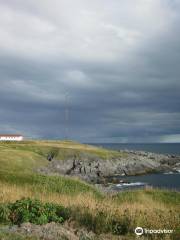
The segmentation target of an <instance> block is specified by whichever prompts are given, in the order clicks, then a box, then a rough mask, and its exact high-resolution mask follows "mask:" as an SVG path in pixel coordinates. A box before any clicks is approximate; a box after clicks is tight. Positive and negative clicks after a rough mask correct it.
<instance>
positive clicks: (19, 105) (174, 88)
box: [0, 0, 180, 142]
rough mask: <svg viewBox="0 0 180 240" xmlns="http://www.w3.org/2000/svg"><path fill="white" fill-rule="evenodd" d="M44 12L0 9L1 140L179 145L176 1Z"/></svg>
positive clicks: (58, 4) (60, 5)
mask: <svg viewBox="0 0 180 240" xmlns="http://www.w3.org/2000/svg"><path fill="white" fill-rule="evenodd" d="M53 3H54V4H53V5H52V2H51V1H49V0H46V1H38V2H37V1H34V0H33V1H32V0H31V1H26V2H24V1H20V0H19V1H18V0H15V1H10V0H7V1H6V2H4V1H0V12H2V14H1V17H0V19H1V23H0V27H1V28H0V39H1V40H0V52H1V55H0V114H1V119H0V131H1V132H5V131H6V132H12V131H13V132H22V133H23V134H24V135H25V136H28V137H40V138H64V137H65V136H66V135H67V129H66V128H67V125H68V129H69V130H68V137H69V138H72V139H76V140H80V141H86V142H91V141H93V142H96V141H98V142H99V141H102V142H103V141H106V142H107V141H110V142H115V141H123V142H133V141H135V142H136V141H143V142H151V141H166V140H168V139H169V140H170V141H172V139H173V137H174V139H175V140H176V141H178V136H179V135H178V134H179V133H180V127H179V121H180V108H179V106H180V95H179V92H180V81H179V77H180V68H179V62H180V55H179V52H180V51H179V50H180V49H179V40H180V32H179V28H178V26H179V23H180V15H179V10H180V4H179V1H175V0H173V1H169V0H166V1H163V0H158V1H155V0H153V1H150V0H146V1H145V0H135V1H133V3H132V1H130V0H128V1H127V0H126V1H125V0H124V1H117V0H113V1H111V2H109V1H102V0H98V1H97V0H96V1H91V2H89V1H82V0H78V1H76V2H73V1H72V0H71V1H70V0H69V1H54V2H53ZM65 109H68V112H69V120H68V123H65ZM168 136H169V137H168ZM179 141H180V139H179Z"/></svg>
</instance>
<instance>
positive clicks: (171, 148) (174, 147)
mask: <svg viewBox="0 0 180 240" xmlns="http://www.w3.org/2000/svg"><path fill="white" fill-rule="evenodd" d="M92 145H96V146H102V147H104V148H109V149H114V150H125V149H126V150H136V151H146V152H154V153H162V154H175V155H180V143H147V144H143V143H92Z"/></svg>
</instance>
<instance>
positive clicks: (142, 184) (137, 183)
mask: <svg viewBox="0 0 180 240" xmlns="http://www.w3.org/2000/svg"><path fill="white" fill-rule="evenodd" d="M144 185H146V183H143V182H134V183H119V184H117V185H116V187H133V186H144Z"/></svg>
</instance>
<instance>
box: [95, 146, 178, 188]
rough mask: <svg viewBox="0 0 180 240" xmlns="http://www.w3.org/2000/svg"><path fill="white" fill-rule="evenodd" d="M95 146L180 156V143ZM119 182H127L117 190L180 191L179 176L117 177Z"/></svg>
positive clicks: (119, 185)
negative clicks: (145, 188) (159, 189)
mask: <svg viewBox="0 0 180 240" xmlns="http://www.w3.org/2000/svg"><path fill="white" fill-rule="evenodd" d="M92 145H95V146H101V147H104V148H108V149H113V150H135V151H146V152H154V153H160V154H171V155H180V143H153V144H139V143H96V144H94V143H93V144H92ZM117 178H119V180H125V181H127V184H121V183H120V184H117V185H116V187H117V188H119V190H125V189H134V188H142V187H144V186H152V187H158V188H163V189H171V190H177V191H180V174H179V173H174V174H172V173H169V174H162V173H157V174H147V175H142V176H124V177H122V176H119V177H118V176H117Z"/></svg>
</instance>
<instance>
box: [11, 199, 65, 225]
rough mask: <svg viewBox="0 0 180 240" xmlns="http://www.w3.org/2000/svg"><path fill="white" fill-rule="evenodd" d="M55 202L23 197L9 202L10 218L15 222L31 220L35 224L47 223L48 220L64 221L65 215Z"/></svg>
mask: <svg viewBox="0 0 180 240" xmlns="http://www.w3.org/2000/svg"><path fill="white" fill-rule="evenodd" d="M58 210H59V209H58V207H57V206H56V205H54V204H50V203H46V204H43V203H41V202H40V201H39V200H31V199H29V198H28V199H22V200H18V201H16V202H15V203H10V204H9V211H10V214H9V220H10V221H11V222H12V223H13V224H21V223H23V222H31V223H34V224H39V225H41V224H46V223H48V222H58V223H62V222H63V221H64V219H63V217H62V216H61V215H60V212H59V211H58Z"/></svg>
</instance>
